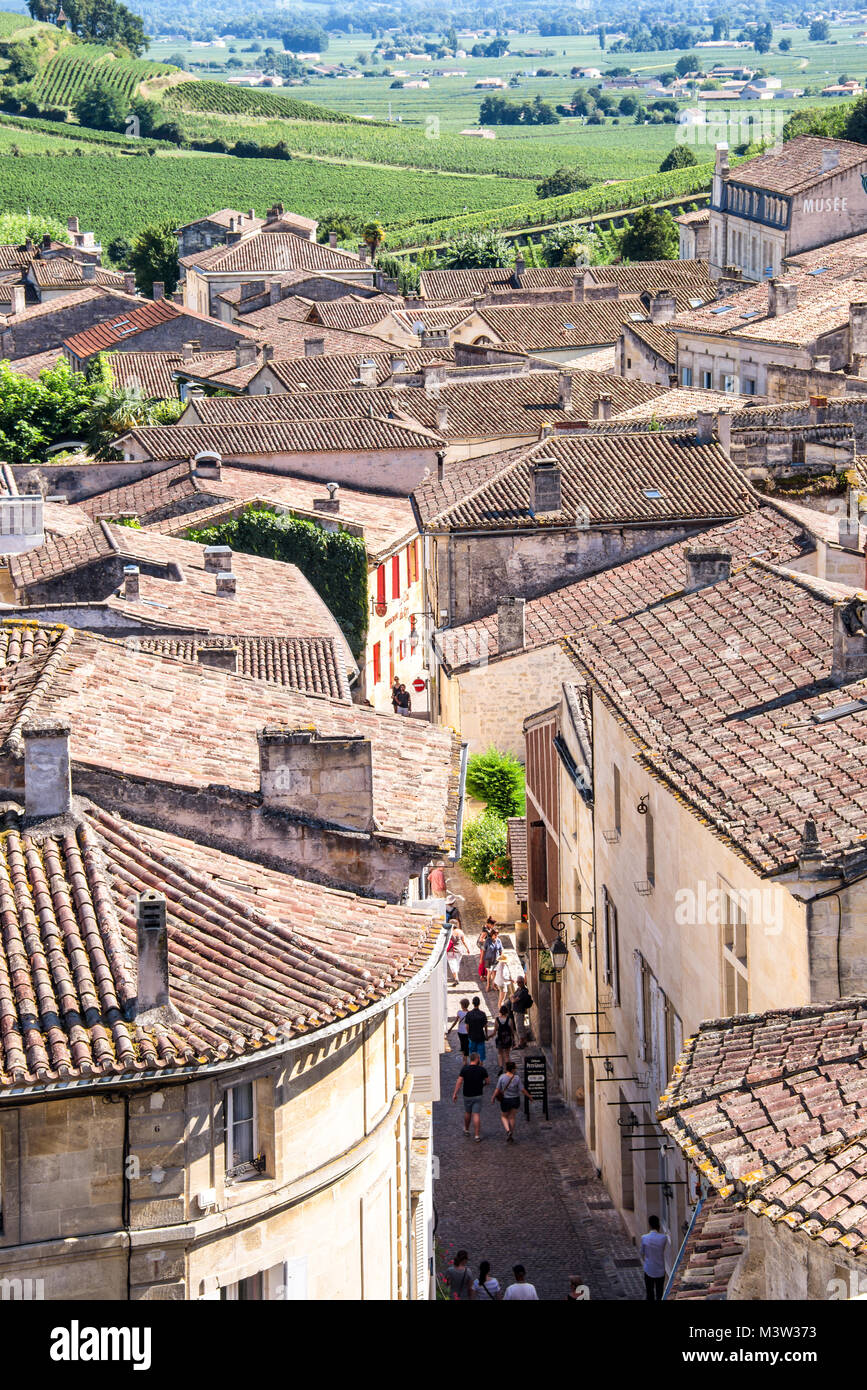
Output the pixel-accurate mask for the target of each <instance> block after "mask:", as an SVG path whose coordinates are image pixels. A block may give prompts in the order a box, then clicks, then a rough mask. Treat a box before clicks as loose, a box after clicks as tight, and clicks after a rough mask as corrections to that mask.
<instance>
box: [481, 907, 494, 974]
mask: <svg viewBox="0 0 867 1390" xmlns="http://www.w3.org/2000/svg"><path fill="white" fill-rule="evenodd" d="M495 926H496V922H495V921H494V919H493V917H489V918H488V919H487V921H486V922H485V925H484V926H483V927H482V930H481V931H480V932H479V935H478V938H477V940H476V945H477V946H478V948H479V979H480V980H482V979H484V977H485V952H486V951H487V949H488V943H489V941H490V939H491V931H492V929H493V928H494V927H495Z"/></svg>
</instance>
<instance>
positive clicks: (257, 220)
mask: <svg viewBox="0 0 867 1390" xmlns="http://www.w3.org/2000/svg"><path fill="white" fill-rule="evenodd" d="M239 219H240V226H241V227H242V228H243V230H244V231H245V232H246V231H259V230H260V229H261V228H262V227H264V225H265V219H264V217H248V216H247V213H246V212H239V211H238V209H237V208H220V209H219V210H218V211H217V212H209V213H208V215H207V217H197V218H196V219H195V221H194V222H185V223H184V224H183V226H182V227H176V228H175V234H176V235H177V233H178V232H186V231H187V230H188V229H189V228H190V227H204V226H206V225H207V224H208V223H209V222H212V223H213V224H214V226H215V227H228V226H229V223H230V222H235V223H236V224H238V222H239ZM299 220H301V219H299ZM312 225H313V226H315V225H316V224H315V223H313V224H312Z"/></svg>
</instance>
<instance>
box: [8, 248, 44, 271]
mask: <svg viewBox="0 0 867 1390" xmlns="http://www.w3.org/2000/svg"><path fill="white" fill-rule="evenodd" d="M36 249H37V248H36V247H35V246H34V247H33V249H32V250H28V249H27V247H26V246H10V245H9V243H8V242H6V243H4V244H3V245H0V270H26V268H27V266H29V265H30V263H31V261H33V259H34V257H35V256H36Z"/></svg>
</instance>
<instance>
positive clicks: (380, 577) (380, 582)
mask: <svg viewBox="0 0 867 1390" xmlns="http://www.w3.org/2000/svg"><path fill="white" fill-rule="evenodd" d="M376 601H377V603H385V565H380V566H379V568H378V570H377V571H376Z"/></svg>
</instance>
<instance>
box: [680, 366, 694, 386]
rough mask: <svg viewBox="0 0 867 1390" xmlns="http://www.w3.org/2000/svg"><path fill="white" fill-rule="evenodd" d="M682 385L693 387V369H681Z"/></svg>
mask: <svg viewBox="0 0 867 1390" xmlns="http://www.w3.org/2000/svg"><path fill="white" fill-rule="evenodd" d="M680 384H681V386H691V385H692V367H681V369H680Z"/></svg>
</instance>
